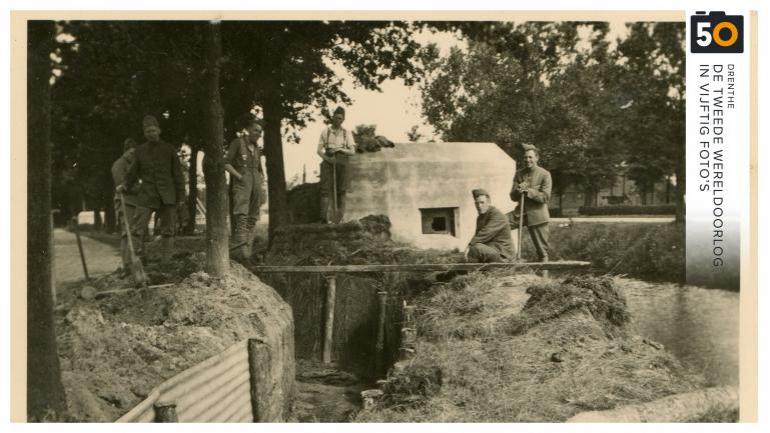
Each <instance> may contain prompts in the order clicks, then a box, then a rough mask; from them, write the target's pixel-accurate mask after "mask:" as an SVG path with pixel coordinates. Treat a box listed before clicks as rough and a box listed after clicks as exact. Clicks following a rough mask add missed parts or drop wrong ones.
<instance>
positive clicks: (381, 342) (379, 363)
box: [374, 292, 388, 375]
mask: <svg viewBox="0 0 770 433" xmlns="http://www.w3.org/2000/svg"><path fill="white" fill-rule="evenodd" d="M377 298H378V300H379V304H380V314H379V321H378V323H377V344H376V345H375V346H374V347H375V359H374V361H375V374H377V375H380V374H382V373H383V370H384V368H383V366H384V365H385V359H384V356H385V320H386V318H387V305H388V292H377Z"/></svg>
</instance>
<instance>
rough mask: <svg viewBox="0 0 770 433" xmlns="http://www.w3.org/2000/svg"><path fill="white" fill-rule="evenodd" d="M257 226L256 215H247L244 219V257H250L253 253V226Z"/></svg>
mask: <svg viewBox="0 0 770 433" xmlns="http://www.w3.org/2000/svg"><path fill="white" fill-rule="evenodd" d="M255 227H257V217H252V216H250V217H248V219H247V220H246V241H247V242H246V246H247V247H248V248H247V250H246V253H247V255H246V257H248V258H251V256H252V255H253V254H254V228H255Z"/></svg>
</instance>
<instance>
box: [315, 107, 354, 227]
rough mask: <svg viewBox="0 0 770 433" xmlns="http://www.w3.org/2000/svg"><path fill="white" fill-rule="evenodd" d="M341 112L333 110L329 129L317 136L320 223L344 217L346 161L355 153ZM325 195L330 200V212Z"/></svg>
mask: <svg viewBox="0 0 770 433" xmlns="http://www.w3.org/2000/svg"><path fill="white" fill-rule="evenodd" d="M344 121H345V109H344V108H342V107H337V109H336V110H334V115H333V116H332V119H331V126H329V127H328V128H326V129H325V130H324V131H323V132H322V133H321V138H320V140H319V141H318V156H320V157H321V159H323V161H321V220H322V221H323V222H325V223H329V222H333V223H339V222H340V221H342V217H343V215H344V214H345V193H346V192H347V190H348V185H349V184H350V179H349V178H348V169H347V168H348V159H349V158H350V157H351V156H353V155H355V154H356V142H355V140H354V139H353V134H351V133H350V131H348V130H346V129H345V128H343V127H342V122H344ZM329 196H331V197H332V203H331V204H332V205H333V206H332V207H331V209H330V207H329V205H330V202H329Z"/></svg>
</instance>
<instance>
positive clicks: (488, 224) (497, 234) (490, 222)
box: [468, 206, 513, 259]
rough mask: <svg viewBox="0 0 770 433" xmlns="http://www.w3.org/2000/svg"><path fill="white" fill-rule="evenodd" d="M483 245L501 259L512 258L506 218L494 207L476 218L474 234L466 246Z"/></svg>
mask: <svg viewBox="0 0 770 433" xmlns="http://www.w3.org/2000/svg"><path fill="white" fill-rule="evenodd" d="M473 244H484V245H486V246H488V247H492V248H494V249H496V250H497V252H499V253H500V256H501V257H502V258H504V259H505V258H511V257H513V241H512V240H511V227H510V225H509V224H508V218H507V217H506V216H505V215H503V213H502V212H500V210H499V209H497V208H496V207H494V206H490V207H489V210H488V211H486V213H483V214H479V216H478V217H476V233H475V234H474V236H473V238H472V239H471V241H470V242H469V243H468V246H471V245H473Z"/></svg>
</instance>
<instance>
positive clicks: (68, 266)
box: [53, 229, 120, 285]
mask: <svg viewBox="0 0 770 433" xmlns="http://www.w3.org/2000/svg"><path fill="white" fill-rule="evenodd" d="M53 237H54V241H53V242H54V278H55V281H56V284H57V285H58V284H65V283H71V282H75V281H78V280H82V279H83V278H84V274H83V265H82V264H81V262H80V253H79V252H78V244H77V239H76V238H75V233H73V232H70V231H67V230H64V229H54V232H53ZM80 240H81V242H82V243H83V251H84V252H85V257H86V265H87V267H88V275H89V276H91V277H94V276H96V275H100V274H106V273H109V272H112V271H114V270H115V269H117V268H118V267H120V253H119V251H118V250H117V249H116V248H115V247H113V246H111V245H108V244H105V243H102V242H99V241H96V240H93V239H91V238H88V237H86V236H83V235H81V236H80Z"/></svg>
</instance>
